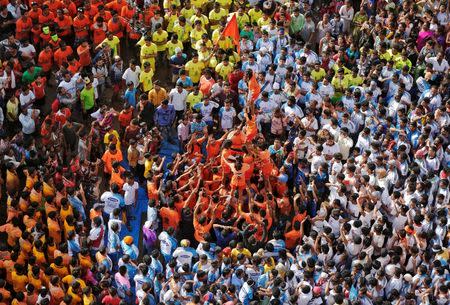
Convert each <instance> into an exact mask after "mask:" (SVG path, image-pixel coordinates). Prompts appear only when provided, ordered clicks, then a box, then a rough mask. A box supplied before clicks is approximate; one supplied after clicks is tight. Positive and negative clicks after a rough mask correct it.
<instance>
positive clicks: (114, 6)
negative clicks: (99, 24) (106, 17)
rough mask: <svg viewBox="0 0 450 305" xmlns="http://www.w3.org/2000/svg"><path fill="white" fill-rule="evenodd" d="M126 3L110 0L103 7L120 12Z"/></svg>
mask: <svg viewBox="0 0 450 305" xmlns="http://www.w3.org/2000/svg"><path fill="white" fill-rule="evenodd" d="M126 5H127V2H126V1H120V2H119V1H117V0H115V1H112V2H109V3H107V4H106V5H105V7H106V8H107V9H109V10H114V11H116V12H118V13H120V12H121V11H122V8H123V7H124V6H126Z"/></svg>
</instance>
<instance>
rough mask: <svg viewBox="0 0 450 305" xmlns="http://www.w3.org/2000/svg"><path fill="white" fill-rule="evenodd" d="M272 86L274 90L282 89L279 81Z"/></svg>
mask: <svg viewBox="0 0 450 305" xmlns="http://www.w3.org/2000/svg"><path fill="white" fill-rule="evenodd" d="M272 88H273V90H278V89H280V84H279V83H274V84H273V86H272Z"/></svg>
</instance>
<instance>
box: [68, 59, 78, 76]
mask: <svg viewBox="0 0 450 305" xmlns="http://www.w3.org/2000/svg"><path fill="white" fill-rule="evenodd" d="M80 67H81V65H80V63H79V62H78V60H75V61H74V62H71V63H69V67H68V68H67V70H69V71H70V72H71V73H72V74H75V73H77V72H78V71H79V70H80Z"/></svg>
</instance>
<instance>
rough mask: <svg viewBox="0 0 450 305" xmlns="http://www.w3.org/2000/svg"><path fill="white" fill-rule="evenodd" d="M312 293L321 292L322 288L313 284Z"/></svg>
mask: <svg viewBox="0 0 450 305" xmlns="http://www.w3.org/2000/svg"><path fill="white" fill-rule="evenodd" d="M313 293H315V294H321V293H322V288H320V287H319V286H314V288H313Z"/></svg>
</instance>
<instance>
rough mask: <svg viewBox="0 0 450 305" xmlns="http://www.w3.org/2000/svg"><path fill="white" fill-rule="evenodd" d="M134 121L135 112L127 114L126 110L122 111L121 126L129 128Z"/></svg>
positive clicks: (120, 116) (120, 115)
mask: <svg viewBox="0 0 450 305" xmlns="http://www.w3.org/2000/svg"><path fill="white" fill-rule="evenodd" d="M132 119H133V111H128V112H125V110H122V111H121V112H120V114H119V122H120V126H122V127H127V126H128V125H130V122H131V120H132Z"/></svg>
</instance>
